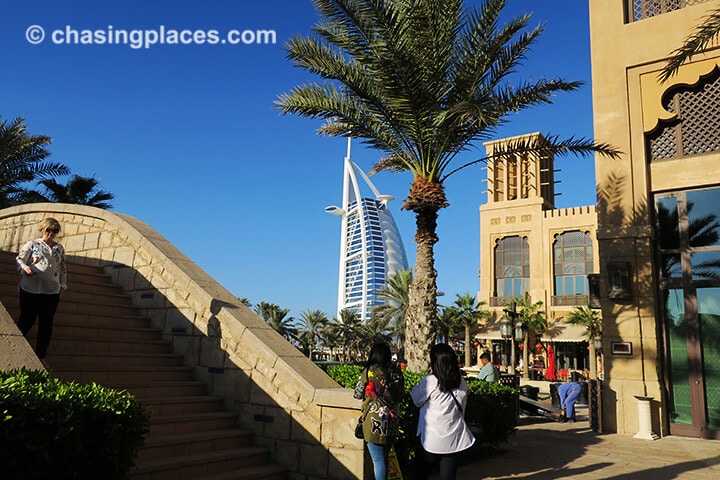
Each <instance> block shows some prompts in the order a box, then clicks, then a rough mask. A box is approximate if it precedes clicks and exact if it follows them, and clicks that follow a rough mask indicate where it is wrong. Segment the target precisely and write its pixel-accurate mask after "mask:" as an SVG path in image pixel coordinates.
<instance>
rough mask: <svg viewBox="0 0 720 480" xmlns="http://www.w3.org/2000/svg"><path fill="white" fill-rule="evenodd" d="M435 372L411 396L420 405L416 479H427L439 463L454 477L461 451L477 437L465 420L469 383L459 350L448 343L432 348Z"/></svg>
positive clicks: (447, 477) (443, 473)
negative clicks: (460, 364) (461, 368)
mask: <svg viewBox="0 0 720 480" xmlns="http://www.w3.org/2000/svg"><path fill="white" fill-rule="evenodd" d="M430 368H431V370H432V374H431V375H427V376H425V378H423V379H422V380H421V381H420V383H419V384H418V385H417V387H415V388H414V389H413V390H412V392H410V396H411V397H412V400H413V402H414V403H415V405H416V406H418V407H419V408H420V419H419V421H418V429H417V435H418V437H419V440H420V442H419V447H418V452H417V455H416V460H415V467H414V468H413V471H414V476H413V478H414V480H425V479H427V478H428V477H429V476H430V471H431V469H432V467H433V465H435V463H439V465H440V479H441V480H454V478H455V474H456V472H457V467H458V453H459V452H461V451H463V450H466V449H468V448H470V447H471V446H472V444H473V443H475V437H473V435H472V433H470V429H469V428H468V426H467V424H466V423H465V405H466V403H467V383H465V379H463V378H462V374H461V373H460V367H459V366H458V360H457V356H456V355H455V351H454V350H453V349H452V347H450V346H449V345H447V344H445V343H438V344H437V345H433V347H432V348H431V349H430Z"/></svg>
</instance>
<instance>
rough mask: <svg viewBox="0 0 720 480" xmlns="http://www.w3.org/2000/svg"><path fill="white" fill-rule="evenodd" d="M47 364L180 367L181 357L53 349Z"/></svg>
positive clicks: (145, 353)
mask: <svg viewBox="0 0 720 480" xmlns="http://www.w3.org/2000/svg"><path fill="white" fill-rule="evenodd" d="M45 360H46V361H47V363H48V364H49V365H50V366H52V365H62V366H64V367H65V366H71V367H80V366H96V367H99V366H103V367H110V366H111V367H119V366H126V367H181V366H183V357H182V355H176V354H173V353H147V352H142V353H132V352H109V351H101V350H97V351H94V352H93V351H72V350H60V349H57V348H55V349H53V350H52V351H51V352H48V355H47V357H46V358H45Z"/></svg>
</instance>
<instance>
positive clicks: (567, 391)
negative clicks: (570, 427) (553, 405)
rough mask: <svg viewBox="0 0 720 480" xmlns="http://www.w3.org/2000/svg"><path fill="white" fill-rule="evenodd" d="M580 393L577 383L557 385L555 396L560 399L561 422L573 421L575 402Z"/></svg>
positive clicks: (580, 388)
mask: <svg viewBox="0 0 720 480" xmlns="http://www.w3.org/2000/svg"><path fill="white" fill-rule="evenodd" d="M581 392H582V387H581V386H580V384H579V383H577V382H566V383H561V384H560V385H558V387H557V394H558V398H559V399H560V409H561V411H560V421H561V422H563V423H565V422H567V421H568V420H569V421H571V422H574V421H575V402H577V399H578V397H579V396H580V393H581Z"/></svg>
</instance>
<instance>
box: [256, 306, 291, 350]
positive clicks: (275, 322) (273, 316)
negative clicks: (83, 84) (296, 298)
mask: <svg viewBox="0 0 720 480" xmlns="http://www.w3.org/2000/svg"><path fill="white" fill-rule="evenodd" d="M255 313H257V314H258V315H260V317H261V318H262V319H263V320H265V321H266V322H267V323H268V324H270V326H271V327H272V328H273V330H275V331H276V332H278V333H279V334H280V335H282V336H283V337H285V338H286V339H287V340H289V341H293V340H297V339H298V335H297V328H295V326H294V324H293V322H294V320H295V319H294V318H292V317H288V316H287V314H288V313H290V309H289V308H280V306H279V305H277V304H276V303H268V302H260V303H258V304H257V305H255Z"/></svg>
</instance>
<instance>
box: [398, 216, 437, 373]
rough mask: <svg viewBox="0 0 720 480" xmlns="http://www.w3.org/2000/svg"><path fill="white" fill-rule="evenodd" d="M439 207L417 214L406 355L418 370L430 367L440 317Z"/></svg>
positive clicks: (406, 334)
mask: <svg viewBox="0 0 720 480" xmlns="http://www.w3.org/2000/svg"><path fill="white" fill-rule="evenodd" d="M437 217H438V213H437V210H434V209H425V210H418V211H416V213H415V224H416V227H417V231H416V233H415V242H416V243H417V251H416V254H415V271H414V274H413V281H412V283H411V284H410V290H409V292H408V309H407V317H406V322H407V323H406V327H405V328H406V331H405V357H406V358H407V360H408V368H409V369H411V370H413V371H415V372H427V371H429V370H430V356H429V353H430V347H431V346H432V344H433V335H432V325H433V323H434V322H435V320H436V316H437V272H436V271H435V255H434V246H435V244H436V243H437V241H438V238H437V234H436V228H437Z"/></svg>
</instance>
